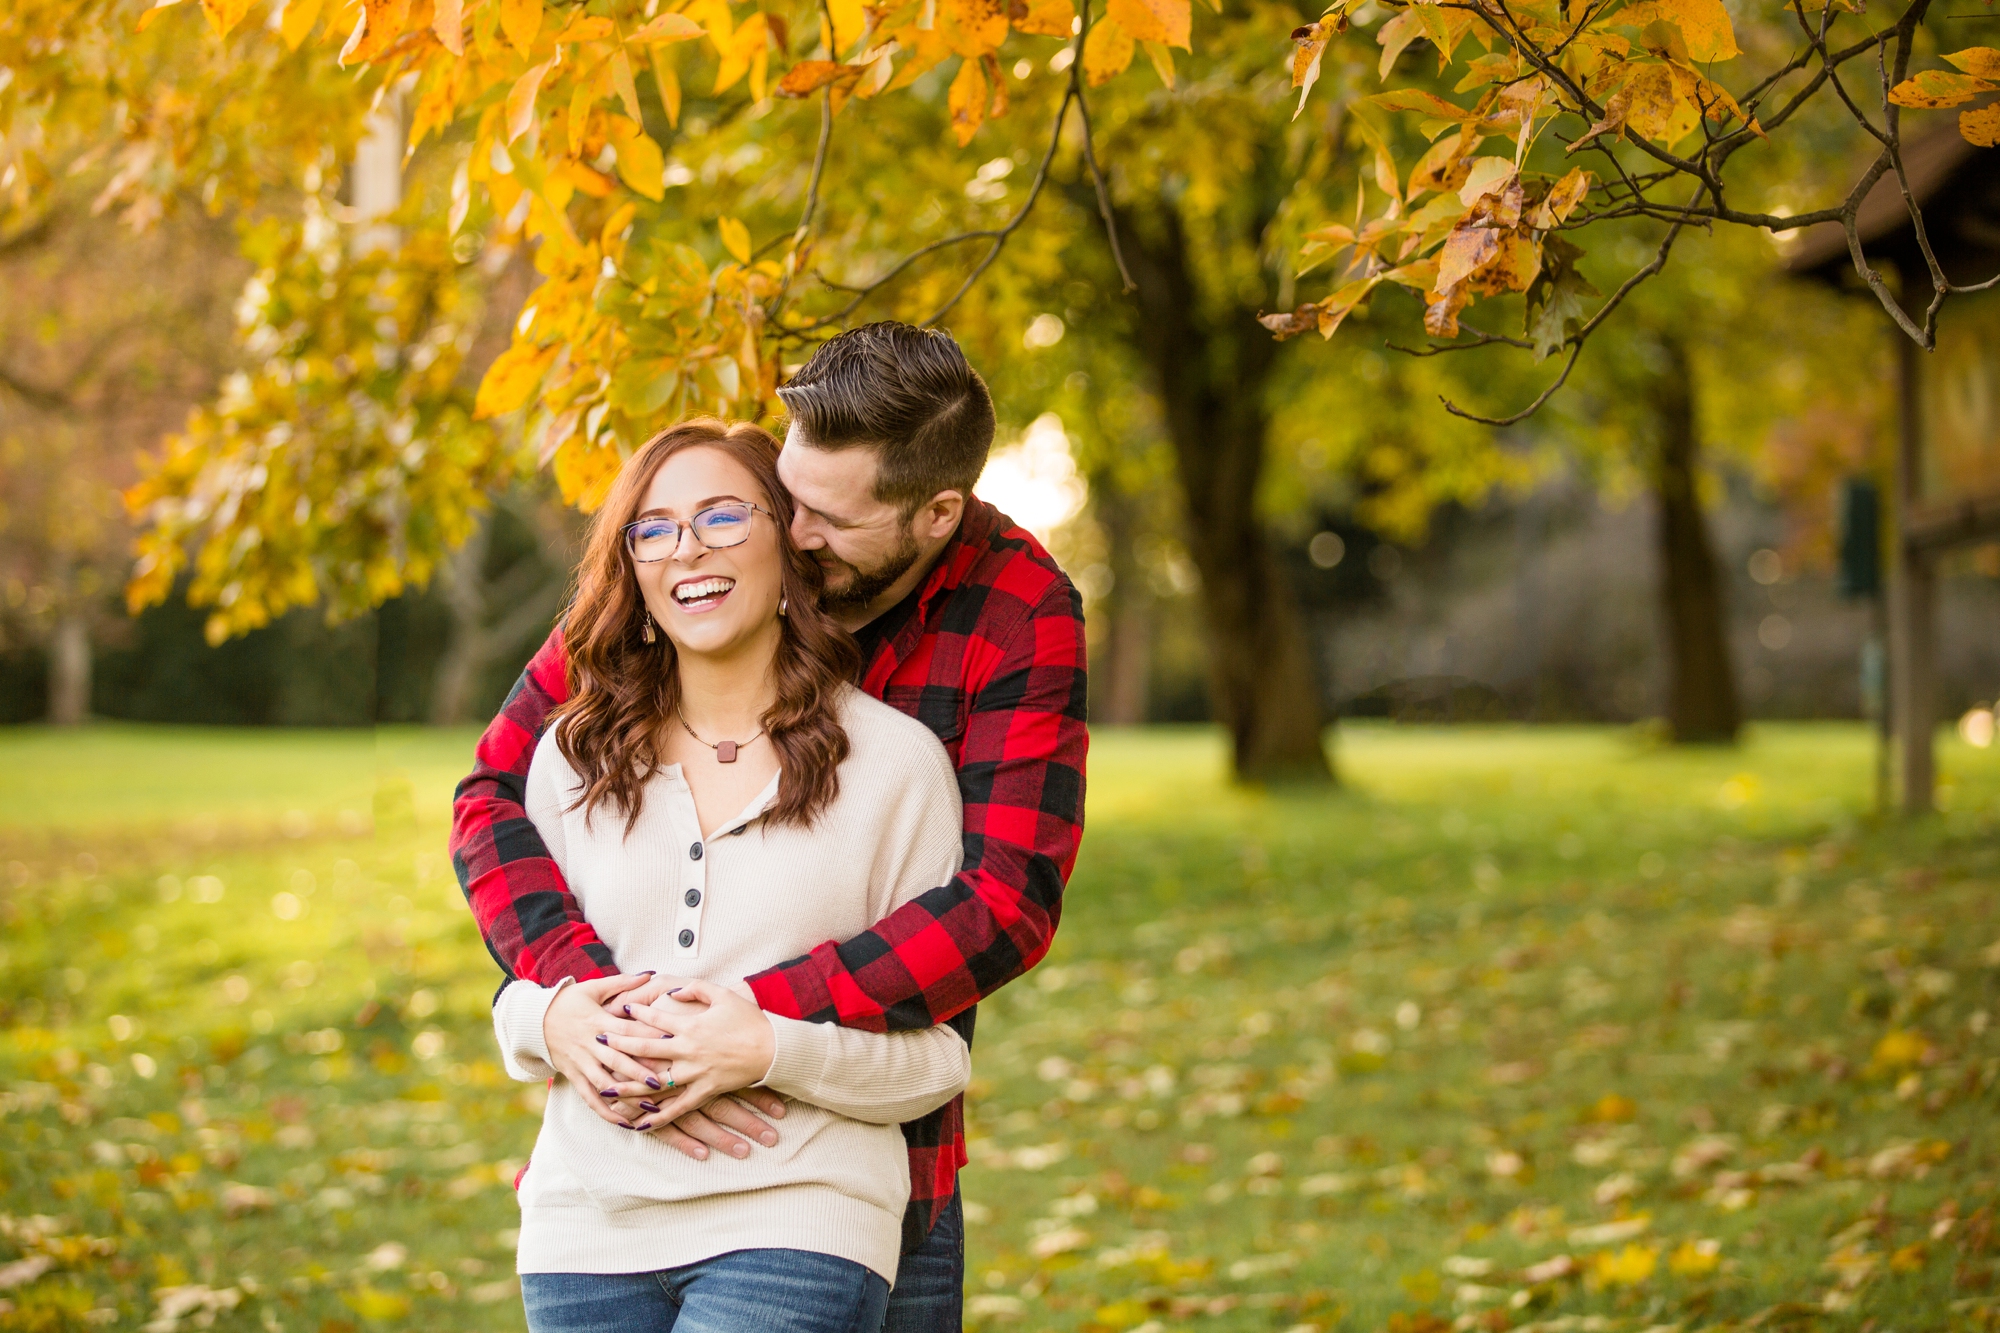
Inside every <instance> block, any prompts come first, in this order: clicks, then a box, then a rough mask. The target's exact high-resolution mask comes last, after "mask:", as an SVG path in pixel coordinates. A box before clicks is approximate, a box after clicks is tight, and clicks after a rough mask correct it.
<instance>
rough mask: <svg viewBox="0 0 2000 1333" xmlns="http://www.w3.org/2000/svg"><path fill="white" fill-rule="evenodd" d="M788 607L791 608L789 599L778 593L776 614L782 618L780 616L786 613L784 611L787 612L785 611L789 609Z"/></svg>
mask: <svg viewBox="0 0 2000 1333" xmlns="http://www.w3.org/2000/svg"><path fill="white" fill-rule="evenodd" d="M790 606H791V599H790V598H789V597H786V596H785V594H783V593H779V594H778V614H779V615H781V616H782V615H784V614H785V613H786V610H787V609H788V608H789V607H790Z"/></svg>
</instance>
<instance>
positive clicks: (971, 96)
mask: <svg viewBox="0 0 2000 1333" xmlns="http://www.w3.org/2000/svg"><path fill="white" fill-rule="evenodd" d="M1127 46H1128V48H1129V46H1130V42H1129V41H1128V42H1127ZM1125 58H1126V60H1127V61H1128V62H1129V61H1130V60H1131V58H1132V57H1131V55H1130V54H1129V51H1128V54H1127V55H1126V57H1125ZM949 105H950V107H951V130H952V133H953V134H955V135H957V136H958V146H959V147H960V148H963V147H965V145H967V144H969V143H971V142H972V136H973V135H975V134H977V133H978V132H979V126H980V123H981V122H983V121H984V120H985V119H986V72H985V71H984V70H982V69H980V67H979V62H978V61H977V60H967V61H964V62H962V63H961V64H960V65H959V67H958V77H956V78H954V79H953V80H952V81H951V95H950V98H949Z"/></svg>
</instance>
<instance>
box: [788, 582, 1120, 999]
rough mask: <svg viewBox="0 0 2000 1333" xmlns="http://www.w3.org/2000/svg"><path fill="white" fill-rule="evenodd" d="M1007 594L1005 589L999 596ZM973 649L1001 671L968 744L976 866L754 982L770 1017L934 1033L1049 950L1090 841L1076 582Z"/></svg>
mask: <svg viewBox="0 0 2000 1333" xmlns="http://www.w3.org/2000/svg"><path fill="white" fill-rule="evenodd" d="M1007 591H1008V590H1007V589H1005V588H1004V587H1003V586H1000V585H996V586H995V587H994V588H992V589H989V598H990V597H991V596H994V595H1004V594H1005V593H1006V592H1007ZM966 653H967V657H968V659H969V663H970V662H976V661H978V659H980V658H982V657H983V658H985V659H987V660H988V661H989V662H990V663H991V666H990V674H987V676H986V680H985V683H984V684H983V685H982V686H980V687H979V688H978V689H977V690H976V691H975V692H974V694H973V696H972V700H971V708H970V716H969V717H968V719H967V722H966V727H965V734H964V737H963V738H962V741H961V746H960V751H959V760H958V785H959V791H960V793H961V794H962V795H963V797H964V800H965V866H964V869H963V870H961V871H960V872H959V874H958V876H957V877H956V878H955V879H953V880H952V881H951V883H949V884H945V885H941V886H940V887H938V888H935V889H932V890H930V891H929V892H928V893H925V894H924V895H922V896H921V897H919V898H917V899H915V900H913V901H911V902H908V903H905V904H904V905H903V906H902V907H900V908H898V909H896V911H894V912H893V913H891V914H890V915H888V916H887V917H884V918H883V919H882V920H881V921H879V922H877V923H876V924H875V926H874V927H873V928H872V929H870V930H866V931H864V932H862V933H861V934H859V935H856V936H855V937H854V938H852V939H850V940H847V941H845V942H843V943H838V944H835V943H828V944H823V945H821V946H820V947H819V948H817V949H815V950H813V951H812V952H811V953H810V954H807V955H806V956H805V957H803V958H797V959H794V960H792V961H791V962H789V963H783V964H780V965H779V966H777V967H775V968H771V969H770V970H768V971H765V972H760V973H758V974H757V975H756V976H754V977H751V978H750V979H749V982H750V988H751V990H752V991H753V992H754V993H755V994H756V996H757V1002H758V1003H759V1004H760V1005H762V1006H763V1007H764V1008H765V1009H767V1010H769V1011H770V1012H772V1013H775V1014H782V1015H785V1016H787V1017H791V1018H805V1019H812V1020H816V1021H819V1022H837V1023H839V1024H841V1025H842V1026H844V1027H856V1028H864V1029H867V1030H870V1031H910V1030H914V1029H918V1028H926V1027H930V1026H931V1025H933V1024H935V1023H941V1022H944V1021H946V1020H947V1019H950V1018H952V1017H953V1016H955V1015H957V1014H959V1013H962V1012H963V1011H964V1010H966V1009H968V1008H970V1007H971V1006H972V1005H974V1004H976V1003H978V1001H979V1000H980V999H981V998H982V997H984V996H986V995H990V994H992V993H993V992H994V991H996V990H998V989H999V988H1000V987H1002V986H1004V985H1006V984H1007V983H1008V982H1009V981H1012V980H1013V979H1014V978H1015V977H1018V976H1020V975H1021V974H1022V973H1023V972H1026V971H1027V970H1028V969H1029V968H1031V967H1033V966H1034V965H1035V964H1036V963H1038V962H1040V961H1041V958H1042V955H1043V954H1045V953H1047V952H1048V948H1049V943H1050V941H1051V940H1052V939H1053V938H1054V936H1055V931H1056V923H1057V920H1058V919H1059V917H1060V916H1061V912H1062V893H1063V887H1064V885H1065V884H1066V883H1067V882H1068V880H1069V873H1070V869H1071V868H1072V867H1073V866H1074V865H1075V864H1076V851H1077V845H1078V844H1079V843H1080V842H1081V841H1082V839H1083V771H1084V754H1085V751H1086V750H1087V748H1088V746H1089V737H1088V734H1087V732H1086V731H1085V729H1084V716H1085V714H1084V704H1085V690H1084V682H1085V672H1086V659H1085V646H1084V637H1083V606H1082V602H1081V600H1080V599H1079V598H1078V596H1077V593H1076V590H1075V589H1074V588H1073V587H1071V586H1070V584H1069V582H1068V581H1067V580H1065V579H1057V580H1056V581H1055V582H1054V583H1053V584H1051V585H1050V586H1049V587H1048V588H1047V590H1046V591H1045V592H1044V593H1043V595H1042V596H1041V597H1040V598H1039V600H1038V601H1036V602H1035V603H1034V604H1033V605H1032V606H1031V607H1029V609H1028V611H1027V614H1026V616H1025V618H1023V619H1021V620H1018V621H1016V622H1015V623H1014V628H1013V629H1012V631H1011V632H1010V633H1007V634H1005V636H1004V638H1003V639H1002V640H1000V641H994V640H989V639H987V638H985V637H984V636H983V635H981V634H980V633H978V632H977V631H975V632H974V633H973V634H971V635H970V636H969V637H968V640H967V643H966Z"/></svg>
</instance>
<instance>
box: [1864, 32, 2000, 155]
mask: <svg viewBox="0 0 2000 1333" xmlns="http://www.w3.org/2000/svg"><path fill="white" fill-rule="evenodd" d="M1945 60H1946V62H1947V63H1949V64H1952V65H1956V66H1957V67H1958V69H1959V70H1960V71H1961V72H1960V73H1957V74H1952V73H1948V72H1947V71H1945V70H1941V69H1927V70H1923V71H1921V72H1919V73H1918V74H1917V75H1916V76H1915V77H1913V78H1908V79H1905V80H1903V82H1901V83H1899V84H1897V85H1896V86H1895V87H1894V88H1892V89H1890V90H1889V100H1890V101H1891V102H1894V103H1895V104H1896V105H1897V106H1907V107H1924V108H1938V107H1954V106H1963V105H1964V104H1965V103H1967V102H1970V101H1971V100H1972V99H1973V98H1975V97H1978V96H1979V95H1980V94H1982V93H1990V92H2000V50H1995V49H1994V48H1993V47H1990V46H1971V47H1967V48H1966V49H1965V50H1963V51H1955V52H1953V53H1952V54H1950V55H1948V56H1946V57H1945ZM1958 132H1959V134H1960V135H1962V136H1963V137H1964V138H1965V141H1966V142H1967V143H1970V144H1975V145H1977V146H1978V147H1981V148H1994V147H2000V102H1988V103H1987V104H1986V105H1985V106H1982V107H1975V108H1974V109H1972V110H1970V111H1961V112H1959V113H1958Z"/></svg>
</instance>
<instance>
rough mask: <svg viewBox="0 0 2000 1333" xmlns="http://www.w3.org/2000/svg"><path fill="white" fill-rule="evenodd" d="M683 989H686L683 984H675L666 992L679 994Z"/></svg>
mask: <svg viewBox="0 0 2000 1333" xmlns="http://www.w3.org/2000/svg"><path fill="white" fill-rule="evenodd" d="M685 989H686V987H684V986H676V987H674V988H673V989H672V990H670V991H668V992H667V994H669V995H679V994H680V993H681V992H682V991H683V990H685Z"/></svg>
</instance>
